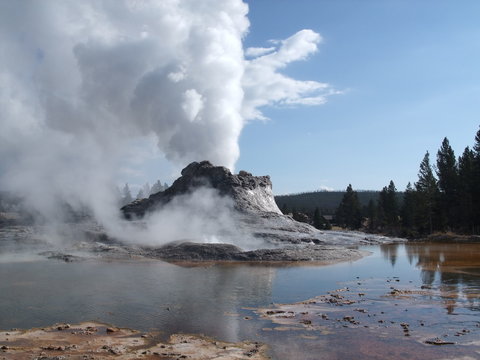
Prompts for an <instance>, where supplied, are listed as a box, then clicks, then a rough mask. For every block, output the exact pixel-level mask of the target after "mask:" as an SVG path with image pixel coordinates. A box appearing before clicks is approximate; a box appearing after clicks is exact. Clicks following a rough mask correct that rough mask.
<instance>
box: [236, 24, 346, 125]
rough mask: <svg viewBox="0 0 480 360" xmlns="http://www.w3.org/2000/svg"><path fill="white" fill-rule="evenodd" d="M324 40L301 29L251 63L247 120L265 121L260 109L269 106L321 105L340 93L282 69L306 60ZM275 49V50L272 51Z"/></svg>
mask: <svg viewBox="0 0 480 360" xmlns="http://www.w3.org/2000/svg"><path fill="white" fill-rule="evenodd" d="M321 41H322V38H321V36H320V35H319V34H317V33H316V32H314V31H312V30H301V31H299V32H297V33H296V34H294V35H293V36H291V37H289V38H288V39H286V40H282V41H277V42H274V43H277V45H278V47H277V48H276V49H275V50H274V51H273V50H272V51H269V52H268V53H267V52H265V53H262V52H260V51H259V52H258V54H259V55H258V57H256V58H254V59H251V60H247V63H246V67H245V75H244V78H243V88H244V91H245V100H244V107H243V115H244V116H245V118H246V119H263V118H264V116H263V114H262V113H261V110H260V108H261V107H263V106H267V105H320V104H323V103H325V102H326V101H327V97H328V96H330V95H332V94H335V93H338V92H337V91H335V90H334V89H333V88H332V87H331V86H330V85H329V84H326V83H321V82H317V81H301V80H295V79H292V78H291V77H288V76H286V75H284V74H282V73H280V70H281V69H283V68H284V67H286V66H287V65H288V64H290V63H291V62H294V61H299V60H305V59H307V58H308V57H309V56H310V55H312V54H314V53H315V52H316V51H317V50H318V44H319V43H321ZM270 49H271V48H270Z"/></svg>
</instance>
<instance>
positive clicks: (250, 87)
mask: <svg viewBox="0 0 480 360" xmlns="http://www.w3.org/2000/svg"><path fill="white" fill-rule="evenodd" d="M247 13H248V6H247V5H246V4H245V3H243V2H242V1H241V0H162V1H153V0H152V1H148V0H143V1H140V0H138V1H134V0H131V1H128V0H124V1H120V0H103V1H102V0H82V1H75V0H50V1H34V0H30V1H29V0H23V1H2V2H0V84H1V85H0V188H2V189H6V190H10V191H15V192H19V193H22V194H24V195H25V196H26V198H27V200H28V202H29V205H30V206H31V207H32V208H33V209H35V210H36V211H37V212H39V213H41V214H42V215H43V216H44V217H46V218H47V219H60V218H61V217H62V215H63V214H62V212H63V210H61V208H60V207H59V204H60V203H62V202H67V203H69V204H70V205H71V206H73V208H75V209H77V208H80V207H86V208H88V209H89V210H90V211H92V212H93V213H94V214H95V215H96V217H97V219H99V220H100V221H101V222H105V223H107V222H111V221H112V218H113V217H115V216H117V215H118V213H117V212H116V203H115V199H114V196H113V192H112V188H113V186H112V184H113V183H115V180H116V179H115V176H116V175H117V174H118V170H119V168H120V167H121V166H122V165H121V163H122V159H125V157H126V156H127V155H128V154H129V151H130V150H131V146H132V143H134V142H137V143H138V141H142V139H147V138H149V139H151V137H152V136H153V137H155V139H156V141H157V144H158V148H159V150H160V151H161V152H162V153H163V154H164V155H165V157H166V158H167V159H168V160H169V161H171V162H172V163H175V164H177V165H178V166H179V167H181V166H184V165H186V164H188V163H189V162H191V161H193V160H197V161H198V160H204V159H208V160H210V161H211V162H212V163H214V164H217V165H224V166H227V167H229V168H231V169H233V167H234V165H235V162H236V160H237V159H238V157H239V148H238V138H239V136H240V133H241V130H242V128H243V126H244V125H245V123H246V121H248V120H250V119H256V118H257V119H258V118H260V119H261V118H263V115H262V113H261V111H260V109H259V108H260V107H262V106H265V105H275V104H280V105H281V104H286V105H292V104H308V105H314V104H320V103H323V102H324V101H325V98H326V96H327V95H329V94H331V93H333V91H332V90H331V89H330V87H329V86H328V85H327V84H322V83H318V82H315V81H298V80H295V79H292V78H289V77H287V76H285V75H282V74H281V73H280V72H279V71H280V70H282V68H284V67H285V66H287V65H288V64H289V63H290V62H292V61H297V60H304V59H305V58H307V57H308V56H309V55H310V54H312V53H314V52H315V51H316V50H317V46H318V44H319V43H320V41H321V37H320V35H318V34H317V33H315V32H313V31H311V30H302V31H300V32H298V33H297V34H295V35H293V36H292V37H290V38H288V39H286V40H283V41H277V42H275V43H274V44H273V45H274V46H273V47H270V48H267V49H264V48H252V49H247V51H246V53H247V54H248V56H250V57H253V58H250V59H248V60H246V59H245V57H244V49H243V45H242V40H243V38H244V37H245V36H246V34H247V31H248V26H249V21H248V18H247ZM157 220H158V221H160V222H161V221H162V220H160V219H156V221H157ZM206 232H208V231H206Z"/></svg>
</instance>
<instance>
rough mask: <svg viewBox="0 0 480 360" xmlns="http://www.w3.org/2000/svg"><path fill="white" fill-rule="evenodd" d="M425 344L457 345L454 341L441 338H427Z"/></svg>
mask: <svg viewBox="0 0 480 360" xmlns="http://www.w3.org/2000/svg"><path fill="white" fill-rule="evenodd" d="M425 344H429V345H455V343H454V342H453V341H445V340H442V339H440V338H435V339H430V340H425Z"/></svg>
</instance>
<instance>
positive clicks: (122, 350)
mask: <svg viewBox="0 0 480 360" xmlns="http://www.w3.org/2000/svg"><path fill="white" fill-rule="evenodd" d="M266 350H267V348H266V346H265V345H262V344H260V343H257V342H248V341H245V342H239V343H227V342H222V341H215V340H213V339H210V338H207V337H202V336H196V335H186V334H174V335H172V336H170V338H169V340H168V341H166V342H160V341H158V339H157V338H156V337H155V334H150V333H146V334H142V333H140V332H138V331H134V330H130V329H121V328H116V327H112V326H108V325H105V324H99V323H94V322H86V323H82V324H76V325H70V324H57V325H54V326H51V327H46V328H41V329H30V330H26V331H20V330H10V331H1V332H0V359H2V360H3V359H5V360H7V359H12V360H17V359H18V360H23V359H35V360H63V359H71V360H77V359H81V360H90V359H91V360H93V359H96V360H103V359H124V360H127V359H192V360H204V359H225V360H228V359H230V360H235V359H239V360H240V359H253V360H262V359H267V356H266Z"/></svg>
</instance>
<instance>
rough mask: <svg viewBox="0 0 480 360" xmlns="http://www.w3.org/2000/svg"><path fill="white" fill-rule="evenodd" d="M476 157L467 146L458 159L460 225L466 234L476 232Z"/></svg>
mask: <svg viewBox="0 0 480 360" xmlns="http://www.w3.org/2000/svg"><path fill="white" fill-rule="evenodd" d="M474 163H475V155H474V152H473V151H472V150H470V148H469V147H468V146H467V147H466V148H465V150H464V152H463V154H462V156H460V158H459V159H458V178H459V179H458V198H459V216H458V219H459V224H460V228H461V229H462V230H463V231H465V232H474V225H475V222H474V204H473V191H474V189H475V186H476V184H475V178H474Z"/></svg>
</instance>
